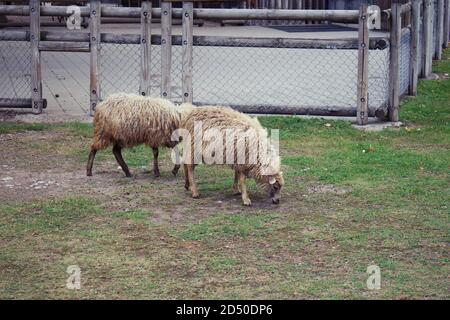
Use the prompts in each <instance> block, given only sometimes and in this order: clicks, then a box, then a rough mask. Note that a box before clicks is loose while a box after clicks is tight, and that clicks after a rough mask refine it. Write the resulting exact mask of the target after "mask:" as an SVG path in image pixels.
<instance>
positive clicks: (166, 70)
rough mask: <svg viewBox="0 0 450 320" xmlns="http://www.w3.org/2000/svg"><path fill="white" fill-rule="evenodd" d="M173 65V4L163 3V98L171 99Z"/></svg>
mask: <svg viewBox="0 0 450 320" xmlns="http://www.w3.org/2000/svg"><path fill="white" fill-rule="evenodd" d="M171 65H172V3H171V2H166V1H162V2H161V97H163V98H166V99H170V98H171V90H170V85H171V84H170V82H171V77H170V70H171Z"/></svg>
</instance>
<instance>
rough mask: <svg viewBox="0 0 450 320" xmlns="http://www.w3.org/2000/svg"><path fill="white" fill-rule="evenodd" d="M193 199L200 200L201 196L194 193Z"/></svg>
mask: <svg viewBox="0 0 450 320" xmlns="http://www.w3.org/2000/svg"><path fill="white" fill-rule="evenodd" d="M192 198H194V199H198V198H200V194H198V193H193V194H192Z"/></svg>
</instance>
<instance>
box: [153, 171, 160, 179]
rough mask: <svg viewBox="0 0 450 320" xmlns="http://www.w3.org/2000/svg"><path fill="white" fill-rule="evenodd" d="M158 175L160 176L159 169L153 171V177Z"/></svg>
mask: <svg viewBox="0 0 450 320" xmlns="http://www.w3.org/2000/svg"><path fill="white" fill-rule="evenodd" d="M160 176H161V174H160V173H159V171H155V172H153V177H155V178H159V177H160Z"/></svg>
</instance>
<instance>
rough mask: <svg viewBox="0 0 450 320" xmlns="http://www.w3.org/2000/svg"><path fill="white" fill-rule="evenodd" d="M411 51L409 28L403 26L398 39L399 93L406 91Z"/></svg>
mask: <svg viewBox="0 0 450 320" xmlns="http://www.w3.org/2000/svg"><path fill="white" fill-rule="evenodd" d="M410 52H411V30H410V29H409V28H405V29H403V30H402V38H401V40H400V94H404V93H406V92H407V91H408V86H409V64H410V62H411V60H410Z"/></svg>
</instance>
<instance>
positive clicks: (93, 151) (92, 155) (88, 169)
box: [86, 149, 97, 177]
mask: <svg viewBox="0 0 450 320" xmlns="http://www.w3.org/2000/svg"><path fill="white" fill-rule="evenodd" d="M96 153H97V150H96V149H91V153H89V159H88V163H87V167H86V175H87V176H88V177H90V176H92V166H93V164H94V158H95V154H96Z"/></svg>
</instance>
